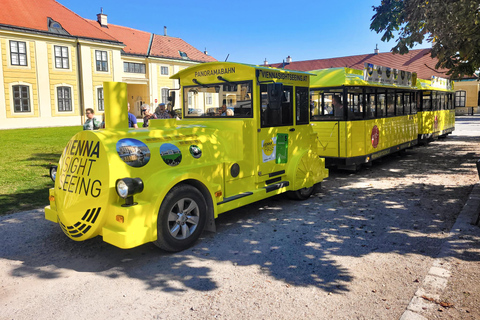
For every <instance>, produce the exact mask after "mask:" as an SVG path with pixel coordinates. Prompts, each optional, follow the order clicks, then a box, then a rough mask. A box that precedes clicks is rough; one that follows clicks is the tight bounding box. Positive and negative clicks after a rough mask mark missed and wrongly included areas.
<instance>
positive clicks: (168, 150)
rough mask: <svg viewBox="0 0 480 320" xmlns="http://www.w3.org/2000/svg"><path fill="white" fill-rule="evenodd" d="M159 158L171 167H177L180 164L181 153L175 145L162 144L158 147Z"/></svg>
mask: <svg viewBox="0 0 480 320" xmlns="http://www.w3.org/2000/svg"><path fill="white" fill-rule="evenodd" d="M160 156H161V157H162V159H163V161H164V162H165V163H166V164H168V165H169V166H171V167H175V166H178V165H179V164H180V162H182V152H181V151H180V149H178V147H177V146H176V145H173V144H171V143H164V144H162V145H161V147H160Z"/></svg>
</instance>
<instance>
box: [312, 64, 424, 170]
mask: <svg viewBox="0 0 480 320" xmlns="http://www.w3.org/2000/svg"><path fill="white" fill-rule="evenodd" d="M311 73H313V74H315V75H316V77H312V79H311V84H310V90H311V93H310V95H311V97H312V101H311V120H312V125H313V128H314V131H315V132H317V134H318V145H319V154H320V156H321V157H325V159H326V163H327V166H337V167H338V168H342V169H347V170H357V169H358V168H359V166H361V165H362V164H370V163H371V162H372V161H373V160H375V159H378V158H380V157H383V156H385V155H388V154H391V153H393V152H398V151H401V150H404V149H406V148H409V147H412V146H414V145H416V144H417V136H418V118H417V101H416V100H417V96H416V86H415V80H416V77H415V74H411V73H408V72H405V71H400V70H396V69H390V68H385V67H381V66H375V65H370V64H366V66H365V70H363V71H362V70H356V69H350V68H330V69H322V70H316V71H312V72H311Z"/></svg>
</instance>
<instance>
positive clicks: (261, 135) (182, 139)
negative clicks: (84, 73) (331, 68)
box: [45, 62, 328, 252]
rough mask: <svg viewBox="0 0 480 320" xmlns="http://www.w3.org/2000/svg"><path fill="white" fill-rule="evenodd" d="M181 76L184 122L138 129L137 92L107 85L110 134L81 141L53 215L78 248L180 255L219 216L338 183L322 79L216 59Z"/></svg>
mask: <svg viewBox="0 0 480 320" xmlns="http://www.w3.org/2000/svg"><path fill="white" fill-rule="evenodd" d="M172 78H174V79H179V82H180V86H181V88H180V91H181V94H180V96H181V97H182V101H181V105H182V106H181V107H182V110H183V119H182V120H176V119H166V120H160V119H159V120H150V127H148V128H140V129H133V128H128V127H127V123H128V122H127V100H126V97H127V91H126V84H124V83H118V82H106V83H104V92H105V95H104V99H105V100H104V101H105V114H106V119H105V120H106V128H105V129H100V130H93V131H82V132H79V133H77V134H76V135H75V136H74V137H73V138H72V139H71V140H70V141H69V143H68V145H67V146H66V148H65V150H64V152H63V154H62V156H61V158H60V161H59V164H58V167H57V168H52V171H51V175H52V177H54V178H55V179H54V181H55V186H54V188H52V189H50V193H49V201H50V205H49V206H47V207H45V217H46V219H48V220H51V221H53V222H56V223H59V225H60V226H61V228H62V230H63V231H64V233H65V234H66V235H67V236H68V237H70V238H71V239H73V240H76V241H82V240H86V239H89V238H92V237H95V236H98V235H100V236H102V237H103V240H104V241H105V242H108V243H110V244H113V245H115V246H117V247H120V248H132V247H135V246H139V245H141V244H144V243H147V242H154V243H155V244H156V245H157V246H159V247H160V248H162V249H164V250H166V251H173V252H175V251H180V250H183V249H185V248H188V247H190V246H191V245H193V243H194V242H195V241H196V240H197V238H198V237H199V236H200V234H201V232H202V231H203V230H204V229H205V230H209V231H215V222H214V219H215V218H216V217H218V215H219V214H221V213H224V212H226V211H229V210H232V209H235V208H238V207H240V206H244V205H247V204H250V203H253V202H255V201H258V200H261V199H265V198H267V197H271V196H273V195H277V194H280V193H284V192H287V193H288V194H289V195H290V196H291V197H292V198H295V199H306V198H308V197H309V196H310V195H311V194H312V192H313V189H314V187H315V185H317V184H319V183H321V182H322V180H323V179H324V178H326V177H327V176H328V170H327V169H325V162H324V159H322V158H320V157H319V155H318V153H317V152H316V150H317V145H316V141H315V139H316V133H315V132H314V131H313V129H312V126H311V125H310V122H309V78H310V74H308V73H302V72H288V71H285V70H278V69H273V68H266V67H258V66H251V65H243V64H237V63H228V62H224V63H223V62H222V63H221V62H213V63H204V64H199V65H196V66H193V67H190V68H187V69H184V70H182V71H180V72H179V73H177V74H176V75H173V76H172ZM171 93H173V92H171ZM174 97H175V95H171V99H172V100H173V101H172V103H173V104H175V101H174V100H175V99H174ZM192 110H195V111H192Z"/></svg>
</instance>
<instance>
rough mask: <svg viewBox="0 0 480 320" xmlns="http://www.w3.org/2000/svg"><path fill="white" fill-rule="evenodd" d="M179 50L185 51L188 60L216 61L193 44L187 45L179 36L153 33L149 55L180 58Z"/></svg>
mask: <svg viewBox="0 0 480 320" xmlns="http://www.w3.org/2000/svg"><path fill="white" fill-rule="evenodd" d="M179 51H182V52H185V53H186V54H187V56H188V58H189V59H188V60H190V61H198V62H211V61H217V60H216V59H215V58H213V57H211V56H209V55H206V54H205V53H203V52H201V51H200V50H197V49H196V48H194V47H193V46H191V45H189V44H188V43H186V42H185V41H183V40H182V39H180V38H173V37H169V36H160V35H158V34H156V35H154V37H153V42H152V50H151V51H150V55H151V56H155V57H162V58H172V59H182V57H181V56H180V53H179Z"/></svg>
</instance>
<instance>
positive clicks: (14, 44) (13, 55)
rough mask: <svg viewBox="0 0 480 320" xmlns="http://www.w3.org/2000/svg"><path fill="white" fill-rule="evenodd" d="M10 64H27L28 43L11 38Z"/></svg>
mask: <svg viewBox="0 0 480 320" xmlns="http://www.w3.org/2000/svg"><path fill="white" fill-rule="evenodd" d="M10 64H11V65H12V66H26V65H27V43H26V42H22V41H13V40H10Z"/></svg>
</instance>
